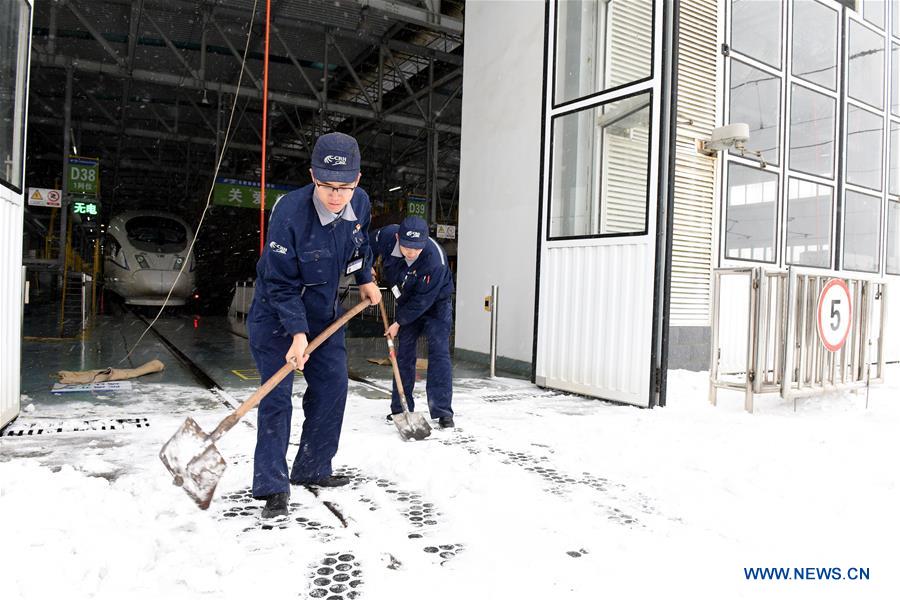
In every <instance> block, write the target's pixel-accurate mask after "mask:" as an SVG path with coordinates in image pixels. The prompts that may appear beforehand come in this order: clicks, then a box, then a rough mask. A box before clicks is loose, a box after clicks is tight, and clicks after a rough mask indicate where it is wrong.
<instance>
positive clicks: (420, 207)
mask: <svg viewBox="0 0 900 600" xmlns="http://www.w3.org/2000/svg"><path fill="white" fill-rule="evenodd" d="M427 207H428V200H426V199H425V198H415V197H412V196H410V197H409V198H407V199H406V216H407V217H422V218H423V219H425V215H426V214H427V213H428V210H427ZM426 220H427V219H426Z"/></svg>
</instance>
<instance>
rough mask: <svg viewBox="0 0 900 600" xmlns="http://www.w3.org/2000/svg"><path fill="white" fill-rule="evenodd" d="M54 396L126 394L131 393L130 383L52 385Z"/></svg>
mask: <svg viewBox="0 0 900 600" xmlns="http://www.w3.org/2000/svg"><path fill="white" fill-rule="evenodd" d="M51 391H52V392H53V393H54V394H66V393H69V392H91V393H97V392H128V391H131V382H130V381H102V382H100V383H80V384H76V385H63V384H61V383H54V384H53V389H52V390H51Z"/></svg>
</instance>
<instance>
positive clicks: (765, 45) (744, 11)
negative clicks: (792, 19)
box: [731, 0, 781, 69]
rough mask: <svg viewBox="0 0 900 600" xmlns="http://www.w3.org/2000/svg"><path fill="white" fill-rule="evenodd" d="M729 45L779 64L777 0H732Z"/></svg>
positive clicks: (773, 63) (779, 35) (779, 6)
mask: <svg viewBox="0 0 900 600" xmlns="http://www.w3.org/2000/svg"><path fill="white" fill-rule="evenodd" d="M731 47H732V48H733V49H735V50H737V51H738V52H740V53H742V54H746V55H747V56H750V57H753V58H755V59H756V60H758V61H760V62H764V63H766V64H767V65H771V66H773V67H775V68H776V69H780V68H781V1H780V0H732V1H731Z"/></svg>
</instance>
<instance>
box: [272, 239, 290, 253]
mask: <svg viewBox="0 0 900 600" xmlns="http://www.w3.org/2000/svg"><path fill="white" fill-rule="evenodd" d="M269 248H271V249H272V251H273V252H276V253H277V254H287V248H285V247H284V246H282V245H281V244H278V243H275V242H269Z"/></svg>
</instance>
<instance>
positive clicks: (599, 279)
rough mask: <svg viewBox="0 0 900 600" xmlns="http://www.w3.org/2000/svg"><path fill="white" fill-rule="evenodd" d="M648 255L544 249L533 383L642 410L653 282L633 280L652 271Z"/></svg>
mask: <svg viewBox="0 0 900 600" xmlns="http://www.w3.org/2000/svg"><path fill="white" fill-rule="evenodd" d="M651 252H652V246H649V245H647V244H634V243H621V244H606V245H602V246H581V247H556V248H549V249H548V250H546V252H545V254H544V260H545V261H546V265H542V271H544V272H546V273H547V277H545V278H544V280H543V281H542V282H541V315H542V318H541V331H540V340H541V343H540V345H539V347H538V372H537V381H538V384H540V385H546V386H548V387H553V388H558V389H563V390H569V391H573V392H579V393H586V394H591V395H594V394H595V393H596V390H597V389H602V390H603V392H604V397H605V398H608V399H610V400H616V401H619V402H627V403H629V404H639V405H642V406H645V405H646V404H647V400H648V398H647V382H648V381H649V377H650V374H649V369H650V360H649V356H650V320H649V319H648V318H647V316H648V314H650V313H651V311H652V289H651V286H652V280H651V278H649V277H635V276H634V274H636V273H648V272H649V273H652V272H653V256H652V254H651ZM545 269H546V271H545ZM609 282H616V284H615V285H609Z"/></svg>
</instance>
